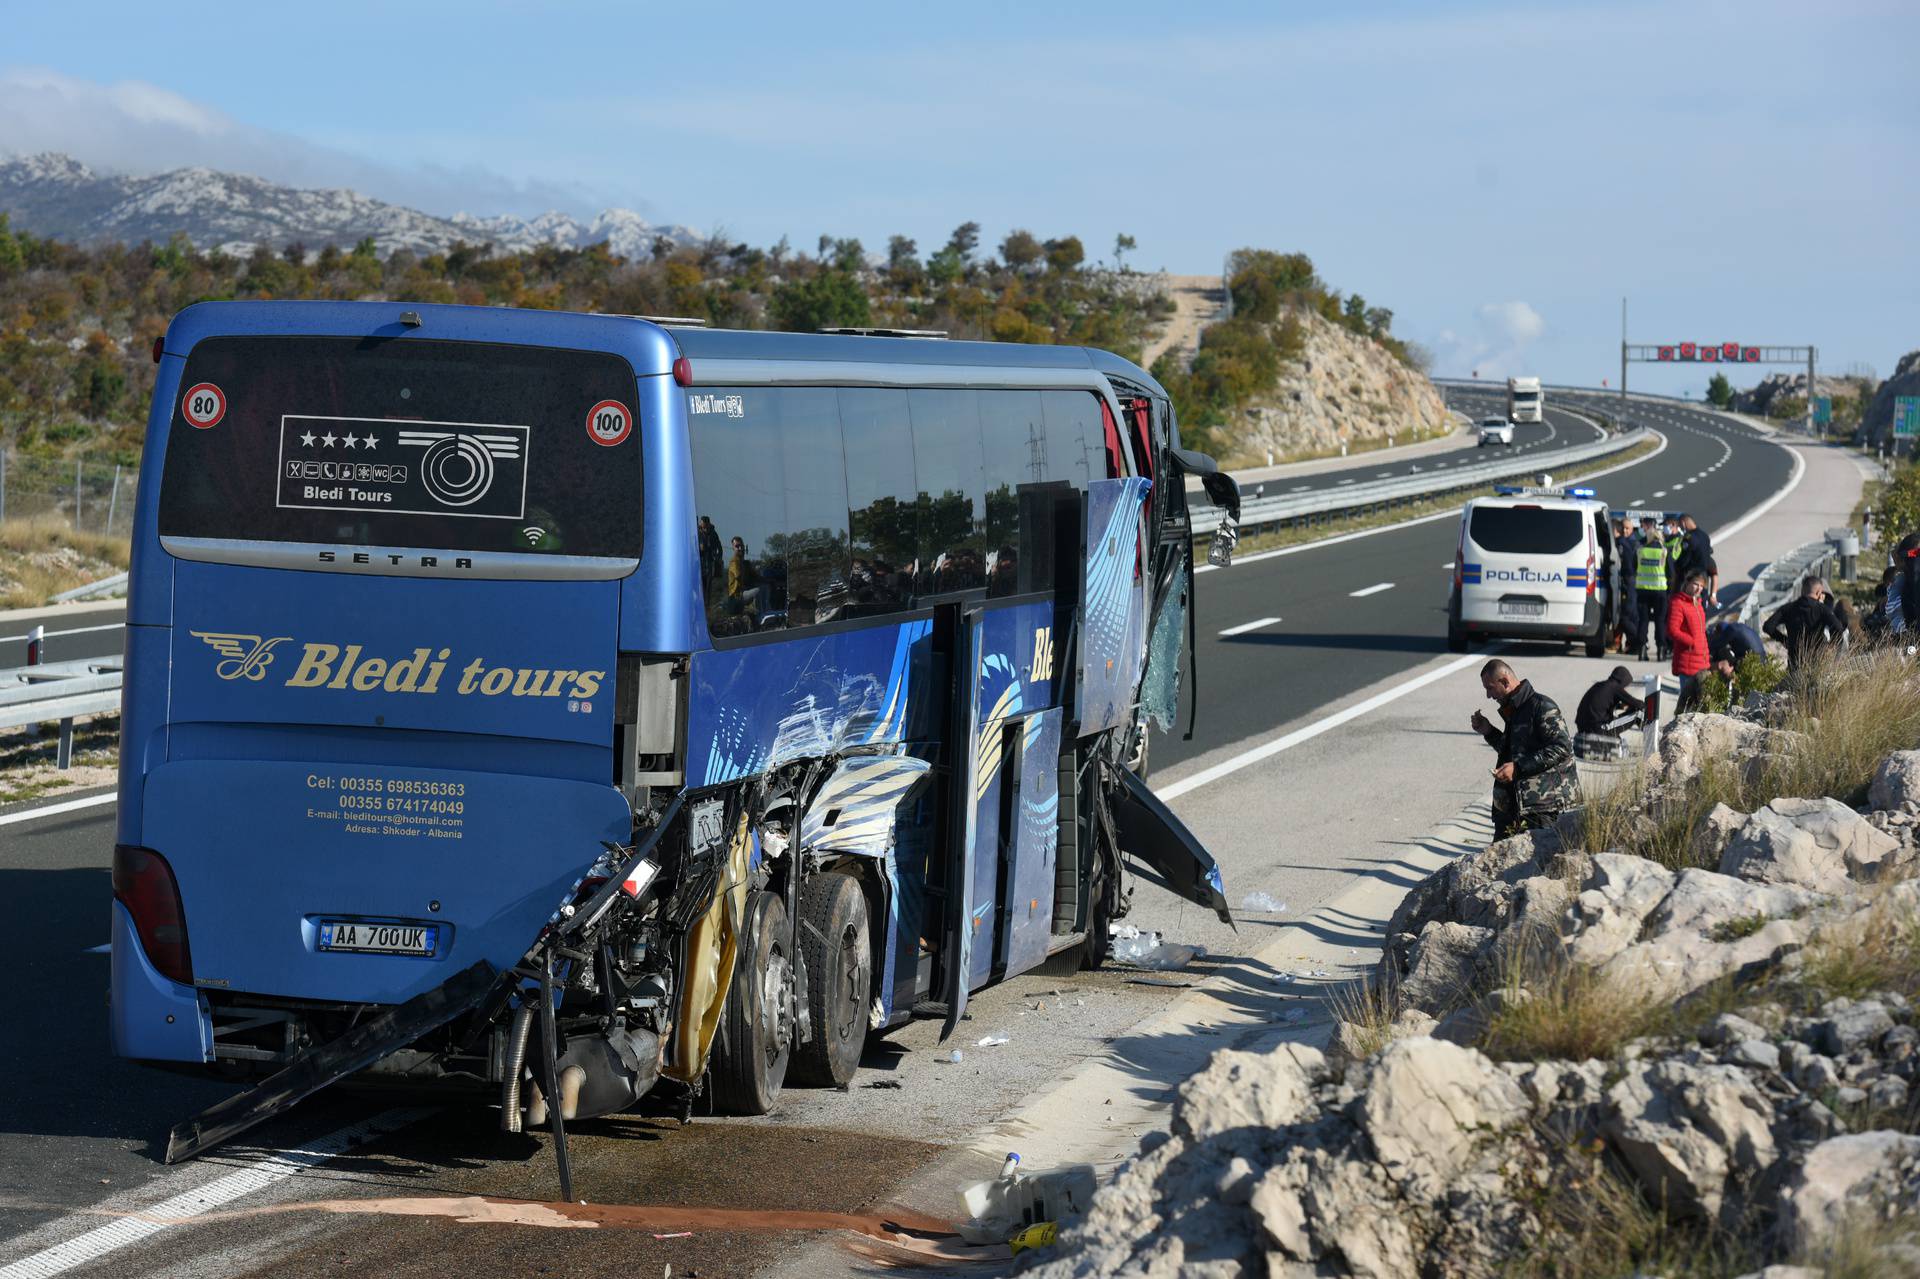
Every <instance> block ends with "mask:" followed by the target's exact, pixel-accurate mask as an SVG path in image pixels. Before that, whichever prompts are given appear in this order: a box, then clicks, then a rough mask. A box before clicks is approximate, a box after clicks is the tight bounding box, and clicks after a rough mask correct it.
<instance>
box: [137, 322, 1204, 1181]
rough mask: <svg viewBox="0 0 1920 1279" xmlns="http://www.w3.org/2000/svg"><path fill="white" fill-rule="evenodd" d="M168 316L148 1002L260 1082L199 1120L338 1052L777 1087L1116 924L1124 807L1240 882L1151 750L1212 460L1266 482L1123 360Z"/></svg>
mask: <svg viewBox="0 0 1920 1279" xmlns="http://www.w3.org/2000/svg"><path fill="white" fill-rule="evenodd" d="M155 358H156V360H157V361H158V362H159V364H160V370H159V378H158V383H157V386H156V389H155V395H154V404H153V412H152V416H151V419H150V421H149V424H148V430H147V441H146V455H145V459H144V462H143V466H142V471H141V476H140V488H139V501H138V508H137V521H136V523H137V527H136V531H135V534H134V550H133V566H132V581H131V590H130V596H129V604H128V627H127V652H126V693H125V704H124V716H123V720H122V754H121V775H120V806H119V827H118V832H117V835H116V841H117V846H116V848H115V852H114V863H113V884H114V896H115V905H114V907H113V945H112V955H113V961H112V973H113V987H112V998H111V1021H112V1035H113V1043H114V1045H115V1048H116V1051H118V1052H119V1053H120V1054H122V1055H125V1056H128V1057H133V1058H138V1059H142V1060H145V1061H150V1062H156V1063H166V1064H171V1065H175V1066H178V1067H182V1068H199V1069H205V1070H209V1071H213V1072H217V1073H219V1074H221V1075H224V1076H229V1077H232V1078H234V1079H235V1080H238V1081H245V1082H248V1083H249V1084H250V1088H249V1089H248V1090H247V1091H245V1092H242V1093H240V1094H239V1095H237V1096H236V1097H234V1098H233V1099H232V1100H231V1101H230V1102H226V1103H222V1105H221V1106H219V1107H215V1108H214V1110H213V1111H209V1112H208V1113H207V1114H205V1115H203V1116H200V1117H198V1118H197V1119H195V1120H193V1121H191V1122H189V1123H185V1124H183V1125H181V1127H180V1128H178V1129H176V1130H175V1133H174V1140H173V1143H172V1146H171V1148H170V1151H169V1158H179V1157H185V1156H186V1155H190V1154H193V1153H196V1152H197V1151H199V1150H202V1149H205V1148H206V1147H208V1146H210V1145H212V1144H214V1143H216V1142H218V1141H220V1140H223V1139H225V1138H226V1137H228V1136H231V1135H232V1134H233V1133H235V1132H238V1131H240V1130H241V1129H243V1128H245V1127H246V1126H248V1125H250V1124H252V1123H254V1122H257V1121H258V1120H259V1119H260V1118H262V1117H264V1116H265V1115H267V1114H271V1113H274V1112H275V1111H277V1110H279V1109H281V1108H284V1107H285V1106H287V1105H291V1104H293V1103H294V1102H296V1101H298V1100H299V1099H300V1098H302V1097H304V1096H307V1095H310V1094H311V1093H312V1092H313V1091H315V1090H317V1089H319V1088H321V1087H325V1086H327V1085H328V1084H331V1083H334V1082H338V1081H340V1080H344V1079H352V1080H354V1081H355V1082H357V1083H360V1084H367V1083H390V1084H394V1085H427V1084H431V1085H434V1086H442V1087H452V1086H456V1085H466V1086H468V1087H477V1088H484V1089H489V1090H492V1092H493V1094H494V1095H496V1096H497V1097H498V1098H499V1102H500V1105H501V1109H502V1120H503V1122H504V1123H505V1124H506V1125H507V1126H508V1127H509V1128H510V1129H515V1130H518V1129H519V1128H521V1127H522V1126H523V1125H524V1126H538V1125H548V1126H551V1127H553V1128H554V1129H555V1131H556V1138H557V1141H556V1144H558V1145H562V1146H563V1143H564V1130H563V1128H562V1125H563V1124H564V1122H565V1121H567V1120H572V1119H577V1118H584V1117H589V1116H593V1115H598V1114H605V1113H609V1112H612V1111H616V1110H620V1109H623V1108H625V1107H628V1106H630V1105H632V1104H633V1103H634V1102H635V1101H637V1100H638V1099H639V1098H640V1097H642V1096H643V1095H647V1094H649V1093H655V1094H660V1095H664V1096H666V1097H667V1098H668V1099H669V1100H670V1101H672V1102H674V1103H675V1104H678V1105H680V1106H682V1107H683V1108H685V1109H686V1110H688V1111H689V1112H690V1111H691V1108H692V1106H693V1104H694V1102H695V1099H696V1098H703V1101H702V1104H709V1103H710V1104H712V1105H713V1106H716V1107H718V1108H721V1109H724V1110H727V1111H732V1112H741V1113H760V1112H764V1111H766V1110H768V1109H769V1108H770V1107H772V1106H773V1104H774V1102H775V1100H776V1098H777V1096H778V1094H779V1091H780V1089H781V1087H782V1085H783V1083H785V1082H788V1081H793V1082H807V1083H832V1084H842V1083H845V1082H846V1081H847V1080H848V1079H849V1078H850V1077H851V1075H852V1074H853V1071H854V1069H855V1067H856V1065H857V1063H858V1061H859V1059H860V1055H861V1051H862V1046H863V1044H864V1042H865V1041H866V1039H867V1037H868V1035H870V1034H872V1033H876V1032H880V1031H884V1030H886V1029H887V1028H889V1027H892V1026H896V1025H898V1024H900V1023H902V1022H903V1021H905V1020H907V1019H909V1018H911V1017H914V1016H916V1015H920V1016H929V1015H931V1016H936V1017H941V1018H944V1019H945V1023H946V1029H947V1030H948V1031H949V1032H950V1031H951V1029H952V1028H953V1026H954V1024H955V1023H957V1021H958V1019H959V1017H960V1016H961V1014H962V1012H963V1010H964V1008H965V1005H966V1001H967V998H968V995H969V993H970V992H971V991H974V990H977V989H979V988H980V987H981V986H983V985H986V984H988V983H991V982H994V981H998V980H1000V979H1002V978H1005V977H1007V976H1009V975H1011V974H1015V973H1019V972H1022V971H1025V970H1027V969H1030V968H1032V967H1034V966H1035V965H1037V964H1039V963H1041V962H1043V961H1044V960H1046V959H1047V958H1048V957H1049V956H1051V955H1055V954H1058V953H1060V952H1062V951H1066V950H1071V949H1074V948H1079V950H1080V951H1081V952H1082V954H1083V955H1084V957H1085V959H1086V960H1087V962H1090V963H1097V962H1098V961H1099V959H1100V957H1101V956H1102V954H1103V952H1104V950H1105V948H1106V945H1107V929H1108V926H1109V925H1110V924H1111V922H1112V921H1113V920H1114V919H1115V918H1116V917H1118V916H1119V915H1120V914H1122V913H1123V912H1124V910H1125V907H1126V904H1127V900H1128V898H1127V892H1126V890H1125V888H1124V886H1123V882H1122V871H1123V852H1124V854H1125V855H1126V856H1127V857H1129V858H1131V859H1132V860H1133V861H1134V862H1136V863H1138V865H1139V867H1140V868H1142V869H1143V870H1144V873H1146V874H1147V875H1148V876H1149V877H1151V878H1152V879H1155V880H1157V881H1159V882H1161V883H1162V884H1163V885H1164V886H1166V887H1168V888H1170V889H1172V890H1173V891H1175V892H1178V893H1181V894H1183V895H1184V896H1186V897H1188V898H1190V899H1192V900H1194V901H1196V902H1200V903H1203V904H1206V905H1208V906H1210V907H1212V908H1214V909H1215V910H1217V911H1219V912H1220V913H1221V915H1222V917H1223V918H1224V917H1225V915H1226V908H1225V902H1224V898H1223V895H1222V889H1221V885H1220V881H1219V875H1218V872H1217V870H1216V869H1215V868H1214V866H1213V863H1212V862H1211V860H1210V859H1209V858H1208V857H1207V855H1206V853H1205V852H1204V850H1202V849H1201V848H1200V847H1199V846H1198V844H1197V843H1196V842H1195V841H1194V840H1193V838H1192V837H1191V835H1190V834H1189V833H1188V832H1187V831H1186V830H1185V829H1184V828H1183V827H1182V826H1181V825H1180V823H1179V822H1178V821H1177V819H1175V818H1173V817H1172V815H1171V814H1170V813H1168V812H1167V811H1166V810H1165V808H1164V807H1162V806H1161V805H1159V804H1158V803H1157V801H1155V800H1154V799H1153V797H1152V795H1151V793H1150V792H1149V791H1148V790H1147V789H1146V787H1145V786H1144V784H1143V783H1142V782H1141V781H1140V778H1139V773H1140V771H1142V766H1143V762H1144V755H1145V740H1146V729H1147V722H1148V719H1149V717H1150V715H1151V716H1154V717H1157V718H1158V719H1159V722H1160V726H1161V727H1162V728H1164V727H1166V725H1167V721H1168V720H1169V719H1170V718H1171V714H1172V706H1173V703H1174V700H1175V698H1176V695H1177V687H1178V681H1179V666H1180V662H1181V660H1182V647H1183V636H1182V630H1183V627H1187V626H1188V625H1190V618H1191V611H1190V607H1189V601H1188V595H1189V593H1190V590H1191V583H1192V578H1191V567H1192V544H1193V543H1192V527H1191V521H1190V518H1189V514H1188V508H1187V495H1186V492H1185V485H1184V483H1183V480H1182V476H1183V475H1184V474H1188V473H1198V474H1201V475H1202V476H1203V478H1204V480H1205V482H1206V483H1207V484H1208V486H1209V488H1208V491H1209V493H1212V494H1215V495H1217V497H1218V500H1219V501H1220V502H1221V503H1222V504H1223V505H1233V504H1234V503H1235V499H1234V497H1233V494H1232V484H1231V481H1230V480H1229V479H1228V478H1227V477H1225V476H1223V475H1219V474H1218V473H1217V472H1213V469H1212V466H1211V463H1210V462H1209V461H1208V460H1207V459H1205V458H1204V457H1201V456H1200V455H1197V454H1193V453H1189V452H1185V451H1182V450H1180V449H1179V448H1178V440H1177V432H1176V428H1175V424H1174V421H1173V416H1172V412H1171V408H1170V405H1169V403H1168V400H1167V397H1166V395H1165V393H1164V392H1163V391H1162V389H1161V388H1160V387H1159V386H1158V385H1157V384H1156V383H1155V382H1154V380H1153V379H1152V378H1151V377H1150V376H1149V375H1147V374H1146V373H1145V372H1143V371H1142V370H1140V369H1139V368H1137V367H1135V366H1134V365H1132V364H1131V363H1128V362H1127V361H1125V360H1122V359H1120V358H1118V357H1116V356H1113V355H1110V354H1108V353H1106V352H1102V351H1097V350H1086V349H1079V348H1060V347H1035V346H1018V345H1001V344H992V343H971V342H948V341H944V340H937V339H933V338H925V337H907V336H875V335H872V334H844V333H843V334H824V335H819V334H814V335H796V334H778V333H748V332H725V331H709V330H705V329H701V328H698V327H690V326H674V325H673V324H672V323H671V322H663V323H655V322H650V321H647V320H643V319H638V318H632V317H623V316H607V315H575V314H561V313H550V312H529V311H514V310H504V309H490V308H471V307H455V306H419V307H408V306H402V305H398V304H384V303H331V302H305V303H300V302H295V303H281V302H258V303H206V304H201V305H198V306H194V307H191V308H189V309H188V310H187V311H185V312H183V313H181V315H179V316H178V317H177V318H176V319H175V320H174V322H173V324H172V326H171V327H170V328H169V329H168V331H167V334H166V336H165V338H164V339H163V340H162V342H161V343H159V344H156V348H155ZM1227 529H1228V536H1229V537H1230V533H1231V522H1230V521H1229V522H1228V524H1227ZM563 1158H564V1155H563Z"/></svg>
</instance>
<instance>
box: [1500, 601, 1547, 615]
mask: <svg viewBox="0 0 1920 1279" xmlns="http://www.w3.org/2000/svg"><path fill="white" fill-rule="evenodd" d="M1500 611H1501V612H1502V613H1504V614H1506V615H1507V616H1508V617H1545V616H1546V615H1547V606H1546V605H1545V604H1544V603H1539V602H1536V601H1534V600H1501V601H1500Z"/></svg>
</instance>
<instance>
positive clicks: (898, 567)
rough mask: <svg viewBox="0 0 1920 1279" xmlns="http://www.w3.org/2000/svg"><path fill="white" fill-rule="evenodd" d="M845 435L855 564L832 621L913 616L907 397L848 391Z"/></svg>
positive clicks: (843, 394) (914, 528)
mask: <svg viewBox="0 0 1920 1279" xmlns="http://www.w3.org/2000/svg"><path fill="white" fill-rule="evenodd" d="M840 433H841V438H842V439H844V440H845V441H846V458H847V513H848V523H849V526H850V533H851V551H852V556H853V564H852V571H851V573H850V574H849V576H848V599H847V600H846V602H845V604H844V605H841V606H839V607H837V608H835V610H834V617H881V616H884V615H886V614H888V613H898V612H901V611H904V610H906V609H910V608H912V607H913V605H914V585H913V578H914V570H915V568H916V566H917V564H918V560H919V550H920V547H919V511H918V508H917V506H916V503H915V501H914V494H915V492H916V491H917V490H916V488H915V486H914V478H913V429H912V425H911V419H910V418H909V416H908V412H907V393H906V392H905V391H903V390H895V389H892V388H887V387H877V386H861V387H842V388H841V390H840ZM820 620H821V621H830V620H833V619H832V618H829V617H826V616H822V617H821V619H820Z"/></svg>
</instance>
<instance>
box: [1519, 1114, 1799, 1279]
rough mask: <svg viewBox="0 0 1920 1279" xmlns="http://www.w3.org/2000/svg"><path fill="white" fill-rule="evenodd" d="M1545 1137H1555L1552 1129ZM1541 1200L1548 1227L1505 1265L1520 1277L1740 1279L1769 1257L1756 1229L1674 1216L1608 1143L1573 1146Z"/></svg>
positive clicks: (1539, 1208) (1559, 1158) (1564, 1154)
mask: <svg viewBox="0 0 1920 1279" xmlns="http://www.w3.org/2000/svg"><path fill="white" fill-rule="evenodd" d="M1543 1139H1544V1140H1546V1141H1548V1142H1552V1141H1554V1138H1553V1137H1552V1136H1551V1135H1543ZM1554 1165H1555V1168H1556V1173H1555V1177H1554V1181H1553V1184H1551V1185H1549V1186H1547V1187H1544V1188H1542V1190H1541V1192H1540V1196H1539V1199H1538V1201H1537V1202H1536V1203H1535V1205H1534V1207H1535V1209H1536V1211H1538V1212H1539V1214H1540V1219H1541V1226H1542V1229H1541V1232H1540V1236H1539V1238H1538V1239H1536V1240H1535V1241H1534V1243H1533V1246H1532V1248H1530V1249H1529V1250H1528V1252H1527V1253H1526V1255H1525V1256H1522V1257H1519V1258H1516V1259H1514V1260H1512V1261H1510V1262H1508V1263H1507V1264H1506V1265H1504V1266H1502V1267H1501V1268H1500V1271H1499V1273H1500V1274H1502V1275H1507V1276H1511V1277H1512V1279H1626V1277H1627V1276H1630V1275H1660V1276H1663V1279H1733V1277H1734V1276H1736V1275H1745V1274H1751V1273H1752V1272H1754V1271H1756V1270H1758V1269H1760V1267H1761V1265H1762V1264H1764V1263H1763V1262H1762V1260H1761V1258H1760V1255H1759V1253H1758V1250H1757V1248H1756V1246H1755V1243H1754V1240H1755V1239H1756V1238H1757V1237H1758V1232H1756V1231H1736V1230H1729V1229H1724V1228H1720V1227H1717V1226H1710V1225H1707V1224H1705V1223H1701V1222H1693V1221H1683V1222H1676V1221H1673V1220H1670V1219H1669V1218H1668V1216H1667V1215H1666V1214H1665V1213H1664V1212H1662V1211H1660V1209H1659V1207H1658V1206H1657V1205H1655V1204H1652V1203H1649V1202H1648V1201H1647V1199H1646V1198H1645V1197H1644V1196H1643V1195H1642V1194H1641V1193H1640V1191H1639V1189H1638V1187H1636V1186H1635V1185H1634V1183H1633V1182H1632V1181H1631V1179H1629V1178H1628V1177H1626V1176H1625V1175H1623V1174H1622V1173H1621V1172H1619V1171H1618V1170H1617V1169H1616V1168H1614V1167H1613V1166H1612V1164H1610V1163H1609V1162H1608V1158H1607V1156H1606V1154H1605V1151H1604V1144H1603V1143H1601V1142H1599V1141H1592V1142H1588V1143H1586V1144H1583V1145H1580V1146H1575V1147H1571V1148H1565V1149H1563V1150H1561V1151H1560V1152H1559V1154H1558V1155H1557V1157H1556V1158H1555V1160H1554Z"/></svg>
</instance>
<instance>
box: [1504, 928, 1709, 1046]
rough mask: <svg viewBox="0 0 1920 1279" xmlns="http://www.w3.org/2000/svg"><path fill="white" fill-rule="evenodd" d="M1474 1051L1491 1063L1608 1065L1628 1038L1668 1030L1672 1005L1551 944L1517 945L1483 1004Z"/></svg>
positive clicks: (1506, 957) (1670, 1022)
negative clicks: (1482, 1053) (1483, 1021)
mask: <svg viewBox="0 0 1920 1279" xmlns="http://www.w3.org/2000/svg"><path fill="white" fill-rule="evenodd" d="M1481 1009H1482V1012H1483V1014H1484V1016H1485V1018H1486V1029H1485V1030H1484V1031H1483V1032H1481V1036H1480V1047H1481V1049H1482V1050H1484V1051H1485V1052H1486V1054H1487V1055H1488V1056H1490V1057H1492V1058H1494V1059H1495V1060H1497V1061H1547V1060H1561V1061H1587V1060H1591V1059H1600V1060H1606V1059H1608V1058H1611V1057H1612V1056H1613V1055H1614V1054H1615V1053H1617V1052H1619V1050H1620V1049H1621V1047H1622V1046H1623V1045H1625V1044H1626V1043H1627V1042H1628V1041H1629V1040H1634V1039H1639V1038H1641V1037H1642V1036H1645V1035H1652V1034H1659V1033H1662V1032H1664V1031H1666V1030H1668V1029H1670V1028H1671V1026H1672V1024H1673V1019H1674V1014H1673V1009H1672V1007H1671V1006H1670V1005H1667V1004H1664V1003H1661V1002H1659V1001H1657V1000H1649V999H1648V998H1647V997H1646V992H1644V991H1642V990H1637V989H1634V988H1632V987H1629V986H1626V985H1624V984H1622V983H1620V982H1615V981H1611V980H1609V979H1607V978H1604V977H1602V976H1601V975H1600V974H1599V972H1598V971H1597V970H1595V969H1593V968H1589V967H1587V966H1586V965H1584V964H1576V963H1574V962H1572V961H1571V960H1570V959H1568V958H1566V956H1565V955H1564V954H1563V953H1560V952H1557V951H1555V950H1554V949H1552V948H1550V946H1548V945H1545V944H1542V945H1538V946H1527V947H1515V948H1514V949H1512V950H1510V951H1509V952H1507V954H1506V955H1505V956H1504V957H1503V958H1502V960H1501V982H1500V987H1499V989H1498V991H1497V992H1496V993H1495V994H1494V995H1490V996H1488V997H1487V998H1486V999H1485V1000H1483V1001H1482V1004H1481Z"/></svg>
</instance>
